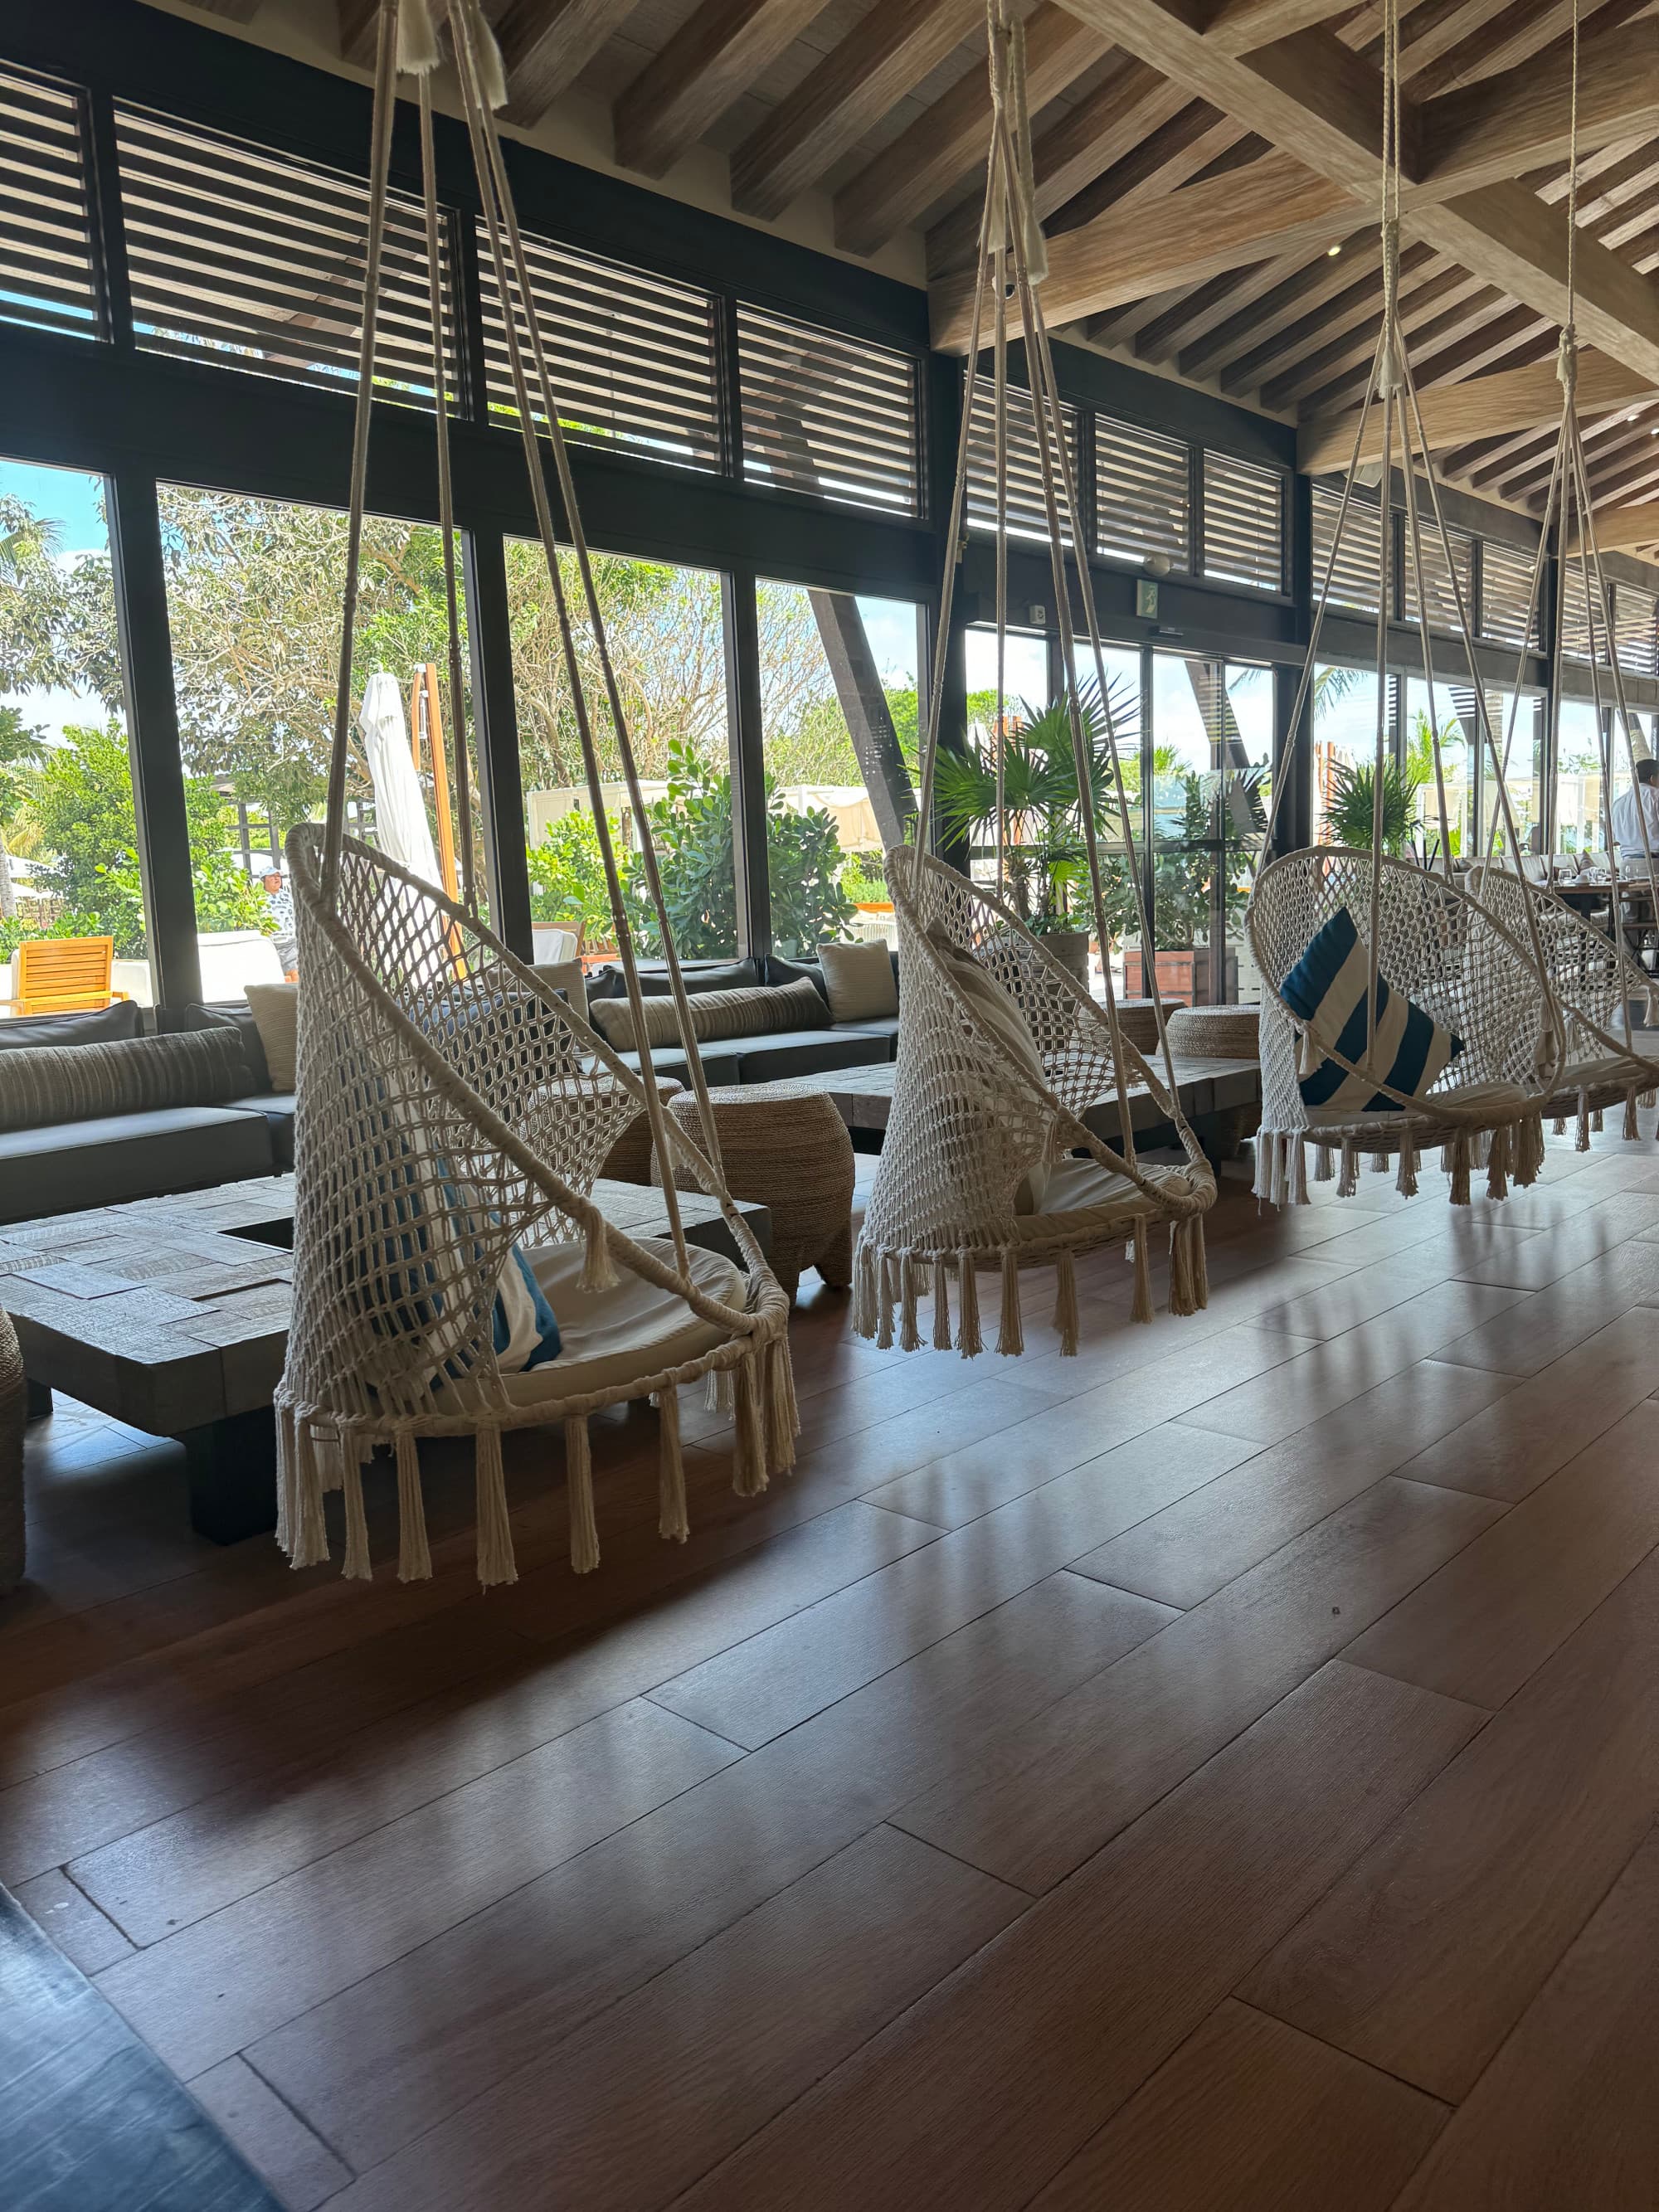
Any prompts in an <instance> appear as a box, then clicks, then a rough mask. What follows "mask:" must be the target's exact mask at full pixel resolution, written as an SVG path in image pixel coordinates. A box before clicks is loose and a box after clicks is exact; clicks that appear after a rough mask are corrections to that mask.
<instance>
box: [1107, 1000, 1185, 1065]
mask: <svg viewBox="0 0 1659 2212" xmlns="http://www.w3.org/2000/svg"><path fill="white" fill-rule="evenodd" d="M1165 1019H1166V1020H1167V1021H1169V1022H1170V1023H1171V1024H1173V1023H1174V1020H1175V1015H1174V1012H1173V1011H1171V1012H1169V1013H1167V1014H1166V1016H1165ZM1117 1026H1118V1030H1119V1033H1120V1034H1121V1036H1123V1038H1124V1039H1125V1040H1126V1042H1128V1043H1130V1044H1132V1045H1133V1047H1134V1048H1135V1050H1136V1051H1137V1052H1139V1053H1142V1054H1151V1053H1154V1052H1156V1051H1157V1050H1158V1008H1157V1007H1156V1006H1154V1005H1153V1004H1152V1000H1150V999H1120V1000H1118V1002H1117ZM1171 1034H1172V1035H1173V1030H1172V1031H1171Z"/></svg>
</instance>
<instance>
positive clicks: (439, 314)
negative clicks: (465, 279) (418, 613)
mask: <svg viewBox="0 0 1659 2212" xmlns="http://www.w3.org/2000/svg"><path fill="white" fill-rule="evenodd" d="M433 51H434V52H435V51H436V48H435V45H434V48H433ZM417 82H418V84H419V87H420V97H421V199H422V207H423V210H424V212H425V216H426V267H427V287H428V305H429V309H430V313H431V316H432V398H433V405H434V407H435V410H436V411H437V418H438V529H439V532H440V535H441V538H442V542H443V561H444V618H445V622H446V624H447V642H448V647H449V727H450V731H451V733H452V737H453V744H454V748H455V811H456V817H457V827H458V829H459V832H460V841H461V903H462V905H463V906H464V907H465V908H466V910H467V912H468V914H470V915H471V914H476V913H477V910H478V894H477V883H476V881H475V878H474V871H473V863H472V778H471V774H470V772H469V769H468V762H469V759H470V757H471V755H470V752H469V749H468V746H467V743H466V720H465V716H466V691H465V686H464V684H463V682H462V677H461V668H462V660H461V600H460V587H459V582H458V580H457V574H456V563H455V490H454V480H453V471H452V468H451V454H450V435H449V393H448V389H447V379H446V374H445V371H446V369H447V362H446V361H445V359H444V295H443V274H442V271H443V262H442V259H441V240H440V234H439V229H438V176H437V162H436V161H435V158H434V155H433V147H432V75H431V71H430V70H421V71H420V72H419V73H418V77H417Z"/></svg>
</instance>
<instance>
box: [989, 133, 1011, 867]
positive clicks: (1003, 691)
mask: <svg viewBox="0 0 1659 2212" xmlns="http://www.w3.org/2000/svg"><path fill="white" fill-rule="evenodd" d="M991 166H992V168H993V170H994V172H995V173H997V175H998V177H999V178H1000V174H1001V172H1000V165H999V164H997V163H995V162H993V164H992V165H991ZM991 237H992V241H993V244H994V251H995V264H994V269H993V272H992V283H993V286H994V291H995V296H996V338H995V348H996V349H995V353H994V369H993V413H994V432H995V441H996V452H995V457H994V458H995V469H996V563H997V580H996V624H997V718H996V723H995V726H994V752H995V757H996V841H997V896H998V897H999V898H1000V897H1001V896H1002V895H1003V890H1004V879H1005V877H1006V860H1007V842H1008V735H1007V721H1008V244H1007V240H1008V195H1007V193H1006V191H1004V190H1002V189H1001V188H1000V186H999V190H998V192H997V197H996V204H995V205H994V208H993V210H992V212H991Z"/></svg>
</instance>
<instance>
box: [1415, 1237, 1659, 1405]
mask: <svg viewBox="0 0 1659 2212" xmlns="http://www.w3.org/2000/svg"><path fill="white" fill-rule="evenodd" d="M1656 1300H1659V1244H1653V1243H1644V1242H1643V1241H1642V1239H1641V1238H1639V1237H1632V1239H1631V1241H1630V1242H1629V1243H1626V1244H1621V1245H1620V1246H1619V1247H1618V1249H1616V1250H1615V1251H1612V1252H1604V1253H1603V1254H1601V1256H1600V1257H1599V1258H1597V1259H1595V1260H1591V1261H1588V1262H1587V1263H1586V1264H1585V1265H1584V1266H1583V1267H1575V1268H1574V1269H1573V1271H1572V1273H1571V1274H1570V1275H1561V1276H1559V1277H1558V1278H1557V1279H1556V1280H1555V1281H1554V1282H1553V1283H1551V1284H1549V1285H1547V1287H1546V1288H1545V1289H1543V1290H1541V1291H1534V1292H1533V1293H1532V1295H1531V1296H1530V1297H1528V1300H1527V1302H1526V1304H1525V1305H1524V1306H1523V1307H1522V1308H1521V1309H1520V1310H1510V1311H1508V1312H1505V1313H1504V1314H1502V1315H1500V1316H1498V1319H1497V1320H1496V1321H1494V1322H1487V1323H1486V1324H1485V1325H1484V1326H1483V1327H1481V1328H1472V1329H1470V1330H1468V1332H1467V1333H1466V1334H1463V1335H1462V1336H1460V1337H1458V1338H1457V1340H1456V1341H1455V1343H1452V1342H1449V1343H1448V1344H1447V1345H1446V1346H1445V1347H1444V1349H1443V1351H1442V1352H1441V1353H1440V1355H1439V1356H1440V1357H1441V1358H1443V1359H1455V1360H1457V1361H1459V1362H1461V1363H1462V1364H1463V1365H1464V1366H1466V1367H1492V1368H1496V1369H1497V1370H1498V1372H1499V1373H1500V1374H1503V1375H1535V1374H1537V1372H1538V1370H1540V1368H1541V1367H1547V1366H1549V1365H1550V1364H1551V1363H1552V1362H1553V1361H1554V1360H1557V1359H1559V1358H1560V1357H1561V1355H1562V1354H1563V1352H1571V1350H1572V1348H1573V1346H1575V1345H1576V1344H1582V1343H1583V1340H1584V1339H1585V1338H1586V1337H1587V1336H1594V1335H1595V1333H1596V1331H1597V1330H1598V1329H1601V1328H1607V1324H1608V1323H1609V1322H1616V1321H1618V1320H1619V1319H1620V1317H1621V1316H1623V1315H1625V1314H1626V1313H1627V1312H1628V1311H1629V1310H1630V1309H1631V1307H1632V1306H1634V1305H1641V1304H1644V1303H1645V1304H1652V1303H1654V1302H1655V1301H1656Z"/></svg>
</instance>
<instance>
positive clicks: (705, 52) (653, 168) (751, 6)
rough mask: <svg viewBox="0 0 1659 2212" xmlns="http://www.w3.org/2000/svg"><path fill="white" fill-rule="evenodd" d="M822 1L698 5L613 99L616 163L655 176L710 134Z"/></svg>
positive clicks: (722, 0)
mask: <svg viewBox="0 0 1659 2212" xmlns="http://www.w3.org/2000/svg"><path fill="white" fill-rule="evenodd" d="M822 6H823V0H698V6H697V9H696V13H695V14H694V15H691V16H690V18H689V20H688V21H686V22H684V24H682V26H681V27H680V28H679V29H678V31H676V32H675V33H674V35H673V37H672V38H671V39H670V40H669V41H668V43H667V44H666V45H665V46H664V47H663V48H662V49H661V51H660V52H658V53H656V54H653V56H652V58H651V59H650V60H649V61H648V62H647V64H646V65H645V67H644V68H643V69H642V70H641V71H640V74H639V75H638V76H636V77H635V80H634V82H633V83H632V84H630V85H629V86H628V87H627V88H626V89H625V90H624V91H623V92H622V93H621V94H618V96H617V101H616V104H615V106H614V107H613V108H612V110H611V121H612V124H613V125H614V128H615V133H616V149H617V161H620V162H621V163H622V165H623V167H624V168H626V169H638V170H640V171H641V173H643V174H644V175H646V176H647V177H659V176H661V175H662V174H663V173H664V171H665V170H666V169H669V168H671V167H672V166H673V164H674V163H675V162H676V161H678V160H679V158H680V156H681V155H683V154H684V153H687V152H689V151H690V149H691V148H692V147H693V146H695V145H696V143H697V141H698V139H700V138H701V137H703V135H704V134H705V133H706V132H707V131H711V130H712V129H713V128H714V125H715V124H716V123H718V122H719V120H720V117H721V116H722V115H723V114H724V113H725V112H726V109H727V108H728V107H730V106H731V105H732V101H733V100H737V99H738V97H739V96H740V95H741V94H744V93H745V92H747V91H748V89H749V88H750V85H751V84H753V83H754V82H755V80H756V79H757V77H759V76H762V75H763V73H764V72H765V71H766V70H768V69H769V68H770V67H771V65H772V64H773V63H774V62H775V61H776V59H777V58H778V57H779V55H780V54H781V53H783V52H785V51H786V49H787V48H788V47H789V46H792V45H793V43H794V41H795V40H797V39H798V38H799V36H800V34H801V33H802V32H803V31H804V30H805V28H806V27H807V25H808V24H809V23H810V22H811V21H812V18H813V17H814V16H815V15H817V13H818V11H819V9H821V8H822Z"/></svg>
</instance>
